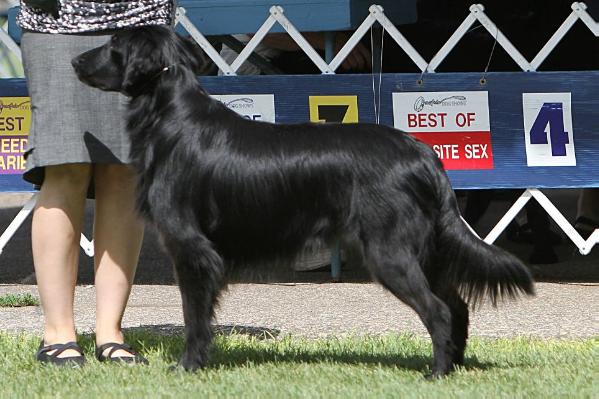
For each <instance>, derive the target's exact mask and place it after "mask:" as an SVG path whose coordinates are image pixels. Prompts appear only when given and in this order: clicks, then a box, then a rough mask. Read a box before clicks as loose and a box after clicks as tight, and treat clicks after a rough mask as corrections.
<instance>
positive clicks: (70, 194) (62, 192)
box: [31, 164, 91, 357]
mask: <svg viewBox="0 0 599 399" xmlns="http://www.w3.org/2000/svg"><path fill="white" fill-rule="evenodd" d="M90 176H91V167H90V165H88V164H68V165H57V166H48V167H46V168H45V177H44V183H43V184H42V187H41V190H40V192H39V195H38V200H37V204H36V206H35V210H34V212H33V219H32V226H31V246H32V251H33V263H34V267H35V276H36V279H37V286H38V290H39V295H40V299H41V304H42V309H43V311H44V343H45V344H46V345H50V344H62V343H66V342H70V341H75V340H76V334H75V323H74V317H73V300H74V293H75V284H76V282H77V270H78V263H79V237H80V235H81V228H82V224H83V215H84V211H85V198H86V194H87V188H88V185H89V180H90ZM51 353H52V352H50V354H51ZM78 355H79V353H77V352H75V351H73V350H66V351H64V352H63V353H62V354H60V355H58V357H70V356H78Z"/></svg>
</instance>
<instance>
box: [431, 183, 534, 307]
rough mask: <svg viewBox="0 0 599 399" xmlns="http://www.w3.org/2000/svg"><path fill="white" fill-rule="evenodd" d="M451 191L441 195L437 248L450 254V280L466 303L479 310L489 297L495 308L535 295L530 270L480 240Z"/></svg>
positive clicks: (448, 267) (448, 262) (497, 248)
mask: <svg viewBox="0 0 599 399" xmlns="http://www.w3.org/2000/svg"><path fill="white" fill-rule="evenodd" d="M448 186H449V184H448ZM447 188H448V191H445V192H444V193H443V194H441V195H442V197H443V199H442V202H443V204H442V206H441V213H440V217H439V220H438V226H437V227H438V242H437V244H438V245H439V248H440V249H441V251H440V252H442V253H444V254H447V255H446V258H445V259H444V260H443V261H445V262H446V265H447V269H446V270H447V276H446V277H447V279H448V280H449V281H451V282H452V283H453V284H454V285H455V286H456V287H458V291H459V292H460V294H461V295H462V297H463V298H464V300H466V302H468V303H470V304H472V305H474V306H476V305H477V304H480V303H481V301H482V299H483V298H485V297H487V298H488V299H489V300H490V301H491V303H492V304H493V306H495V305H496V304H497V302H498V300H500V299H505V298H513V297H517V296H519V295H520V294H523V293H526V294H528V295H534V283H533V279H532V276H531V274H530V272H529V271H528V268H527V267H526V266H525V265H524V264H523V263H522V261H520V260H519V259H518V258H516V257H515V256H514V255H512V254H510V253H509V252H507V251H505V250H503V249H502V248H499V247H497V246H494V245H489V244H487V243H485V242H484V241H483V240H481V239H480V238H478V237H476V236H475V235H474V234H473V233H472V232H471V231H470V229H469V228H468V226H466V224H465V222H464V221H463V220H462V219H461V217H460V215H459V211H458V208H457V204H456V200H455V196H454V195H453V191H451V188H449V187H447Z"/></svg>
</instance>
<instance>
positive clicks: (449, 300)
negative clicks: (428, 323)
mask: <svg viewBox="0 0 599 399" xmlns="http://www.w3.org/2000/svg"><path fill="white" fill-rule="evenodd" d="M435 293H437V295H438V296H439V298H441V299H442V300H443V301H445V303H446V304H447V306H449V310H450V311H451V339H452V341H453V344H454V345H455V349H454V352H453V356H452V362H453V364H454V365H463V364H464V351H465V350H466V341H467V340H468V324H469V311H468V304H467V303H466V302H465V301H464V300H463V299H462V297H460V295H459V294H458V292H457V291H456V290H455V288H453V287H447V286H446V287H443V288H442V289H441V291H440V292H437V290H435Z"/></svg>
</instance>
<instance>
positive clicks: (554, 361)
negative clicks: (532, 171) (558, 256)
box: [0, 331, 599, 398]
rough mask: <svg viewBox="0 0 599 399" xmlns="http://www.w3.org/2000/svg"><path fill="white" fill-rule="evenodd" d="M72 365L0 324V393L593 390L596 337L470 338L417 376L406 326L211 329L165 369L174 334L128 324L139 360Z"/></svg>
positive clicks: (421, 359) (577, 394)
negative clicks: (335, 330) (182, 363)
mask: <svg viewBox="0 0 599 399" xmlns="http://www.w3.org/2000/svg"><path fill="white" fill-rule="evenodd" d="M92 339H93V337H91V336H82V337H80V343H81V344H82V346H83V348H84V350H85V352H86V354H87V355H88V363H87V365H86V366H84V367H82V368H73V369H65V368H57V367H54V366H42V365H40V364H38V363H37V362H35V361H34V360H33V353H34V352H35V350H36V348H37V345H38V344H39V337H35V336H31V335H21V336H14V335H8V334H4V333H0V348H1V351H0V361H1V364H0V398H34V397H57V398H95V397H100V398H167V397H176V398H192V397H193V398H199V397H201V398H229V397H245V398H309V397H315V398H316V397H318V398H328V397H331V398H354V397H355V398H367V397H372V398H467V397H479V398H497V397H503V398H557V397H561V398H598V397H599V383H598V381H599V368H598V365H597V359H598V358H599V349H598V348H599V337H596V338H595V339H586V340H540V339H529V338H517V339H500V340H491V339H481V338H475V339H472V340H471V341H470V345H469V348H468V351H467V353H466V356H467V358H466V366H465V367H464V368H462V369H460V370H458V371H456V372H455V373H454V374H452V376H451V377H449V378H444V379H440V380H435V381H427V380H425V379H424V378H423V375H425V374H426V373H428V372H429V365H430V361H431V346H430V341H429V340H427V339H424V338H418V337H413V336H408V335H385V336H382V337H346V338H339V339H336V338H327V339H318V340H307V339H297V338H292V337H283V338H276V339H272V338H266V339H264V338H261V337H256V336H253V337H252V336H248V335H242V334H227V335H218V336H217V337H216V339H215V345H214V348H213V351H212V360H211V363H210V365H209V367H208V368H207V369H205V370H203V371H200V372H197V373H187V372H184V371H182V370H175V371H173V370H171V369H170V366H172V365H173V364H174V362H175V361H176V359H177V357H178V355H179V353H180V352H181V350H182V347H183V340H182V338H181V337H180V336H164V335H157V334H154V333H150V332H147V331H131V332H128V333H127V339H128V341H129V342H132V343H134V344H135V346H137V347H138V348H140V349H141V350H142V352H143V353H144V354H145V355H146V356H147V357H148V359H149V360H150V362H151V364H150V365H149V366H130V365H129V366H128V365H107V364H103V363H98V362H97V361H96V360H95V359H92V349H93V341H92Z"/></svg>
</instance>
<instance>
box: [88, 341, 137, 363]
mask: <svg viewBox="0 0 599 399" xmlns="http://www.w3.org/2000/svg"><path fill="white" fill-rule="evenodd" d="M108 348H111V349H110V350H109V351H108V355H104V351H105V350H106V349H108ZM119 349H122V350H124V351H126V352H129V353H130V354H132V355H133V356H112V354H113V353H114V352H116V351H118V350H119ZM96 359H98V360H99V361H101V362H122V363H139V364H148V359H146V358H145V357H143V356H142V355H140V354H139V353H138V352H137V351H135V350H134V349H133V348H132V347H130V346H129V345H127V344H119V343H117V342H107V343H105V344H102V345H100V346H98V347H96Z"/></svg>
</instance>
